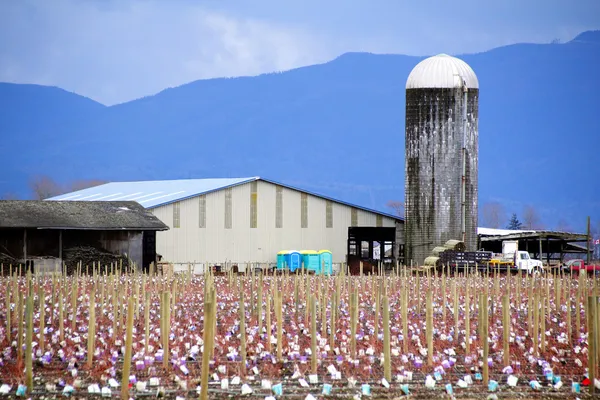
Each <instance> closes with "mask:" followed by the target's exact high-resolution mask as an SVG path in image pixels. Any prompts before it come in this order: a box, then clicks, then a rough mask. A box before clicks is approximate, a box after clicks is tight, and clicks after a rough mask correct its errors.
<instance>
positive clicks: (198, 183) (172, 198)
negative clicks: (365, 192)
mask: <svg viewBox="0 0 600 400" xmlns="http://www.w3.org/2000/svg"><path fill="white" fill-rule="evenodd" d="M257 180H262V181H264V182H268V183H271V184H274V185H279V186H282V187H286V188H288V189H292V190H297V191H300V192H304V193H308V194H311V195H313V196H316V197H320V198H322V199H326V200H331V201H333V202H336V203H340V204H344V205H347V206H349V207H354V208H357V209H360V210H364V211H368V212H372V213H375V214H380V215H383V216H386V217H389V218H393V219H396V220H400V221H402V220H403V218H402V217H399V216H397V215H393V214H389V213H385V212H382V211H377V210H373V209H370V208H367V207H362V206H359V205H356V204H352V203H348V202H345V201H342V200H338V199H334V198H331V197H328V196H324V195H322V194H319V193H314V192H311V191H308V190H304V189H301V188H298V187H294V186H290V185H286V184H284V183H280V182H276V181H273V180H270V179H265V178H261V177H258V176H254V177H249V178H216V179H178V180H165V181H139V182H111V183H106V184H104V185H100V186H95V187H92V188H89V189H83V190H78V191H76V192H71V193H67V194H63V195H60V196H55V197H51V198H49V199H46V200H48V201H56V200H78V201H79V200H81V201H92V200H93V201H114V200H132V201H137V202H138V203H140V204H141V205H142V206H144V207H145V208H155V207H159V206H163V205H166V204H169V203H173V202H176V201H181V200H185V199H187V198H190V197H194V196H199V195H201V194H205V193H209V192H214V191H216V190H221V189H225V188H226V187H230V186H236V185H241V184H244V183H248V182H252V181H257Z"/></svg>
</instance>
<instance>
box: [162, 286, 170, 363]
mask: <svg viewBox="0 0 600 400" xmlns="http://www.w3.org/2000/svg"><path fill="white" fill-rule="evenodd" d="M170 296H171V292H169V291H168V290H167V291H165V292H163V298H164V300H163V304H164V312H163V315H164V325H163V326H164V329H165V330H164V335H163V337H162V339H163V367H164V368H165V369H166V368H168V367H169V358H170V357H169V334H170V333H171V313H170V312H169V311H170V303H171V301H170V300H171V299H170Z"/></svg>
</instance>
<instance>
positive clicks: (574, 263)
mask: <svg viewBox="0 0 600 400" xmlns="http://www.w3.org/2000/svg"><path fill="white" fill-rule="evenodd" d="M562 269H563V271H566V272H570V271H573V272H579V271H581V270H584V271H587V272H595V273H596V274H598V273H600V265H587V264H586V263H585V261H584V260H583V259H581V258H576V259H574V260H569V261H567V262H566V263H565V264H564V265H563V266H562Z"/></svg>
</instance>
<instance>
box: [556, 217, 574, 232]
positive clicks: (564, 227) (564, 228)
mask: <svg viewBox="0 0 600 400" xmlns="http://www.w3.org/2000/svg"><path fill="white" fill-rule="evenodd" d="M556 230H557V231H559V232H573V228H572V227H571V225H570V224H569V223H568V222H567V221H566V220H565V219H563V218H561V219H559V220H558V224H556Z"/></svg>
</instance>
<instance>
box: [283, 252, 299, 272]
mask: <svg viewBox="0 0 600 400" xmlns="http://www.w3.org/2000/svg"><path fill="white" fill-rule="evenodd" d="M284 258H285V263H286V264H287V267H288V268H289V269H290V272H294V271H296V270H297V269H299V268H300V267H301V266H302V255H301V254H300V253H299V252H297V251H296V250H290V251H289V252H288V253H287V254H285V255H284Z"/></svg>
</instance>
